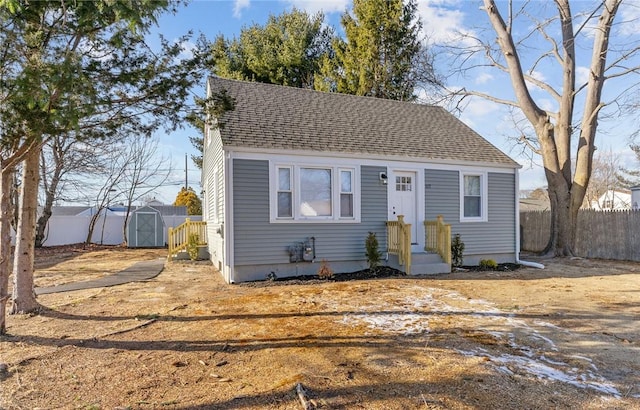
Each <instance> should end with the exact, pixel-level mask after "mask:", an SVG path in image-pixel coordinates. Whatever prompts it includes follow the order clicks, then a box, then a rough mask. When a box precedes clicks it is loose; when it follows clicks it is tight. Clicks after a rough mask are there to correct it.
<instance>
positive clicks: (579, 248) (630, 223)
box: [520, 209, 640, 261]
mask: <svg viewBox="0 0 640 410" xmlns="http://www.w3.org/2000/svg"><path fill="white" fill-rule="evenodd" d="M550 221H551V213H550V212H549V211H527V212H521V213H520V227H521V247H522V250H523V251H531V252H539V251H541V250H542V249H544V247H545V246H546V245H547V242H548V240H549V230H550V226H549V225H550ZM574 251H575V253H576V255H577V256H582V257H585V258H601V259H614V260H632V261H640V211H638V210H636V211H631V210H629V211H594V210H588V209H584V210H580V211H579V213H578V226H577V231H576V248H575V249H574Z"/></svg>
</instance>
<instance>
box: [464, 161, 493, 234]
mask: <svg viewBox="0 0 640 410" xmlns="http://www.w3.org/2000/svg"><path fill="white" fill-rule="evenodd" d="M465 176H476V177H480V195H481V198H480V216H479V217H477V216H474V217H465V216H464V177H465ZM488 180H489V179H488V177H487V172H485V171H460V222H488V221H489V207H488V206H489V184H488Z"/></svg>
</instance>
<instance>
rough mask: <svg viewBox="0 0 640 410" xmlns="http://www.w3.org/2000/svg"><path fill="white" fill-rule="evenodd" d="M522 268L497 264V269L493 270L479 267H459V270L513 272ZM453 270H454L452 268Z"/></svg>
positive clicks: (510, 264) (516, 265)
mask: <svg viewBox="0 0 640 410" xmlns="http://www.w3.org/2000/svg"><path fill="white" fill-rule="evenodd" d="M521 267H522V265H519V264H517V263H499V264H498V267H497V268H495V269H486V268H483V267H481V266H477V265H476V266H461V267H460V268H459V270H461V271H470V272H513V271H515V270H518V269H520V268H521ZM454 269H455V268H454Z"/></svg>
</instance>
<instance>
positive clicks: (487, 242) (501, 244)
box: [425, 169, 516, 255]
mask: <svg viewBox="0 0 640 410" xmlns="http://www.w3.org/2000/svg"><path fill="white" fill-rule="evenodd" d="M459 178H460V177H459V172H458V171H442V170H431V169H427V170H425V218H426V219H428V220H433V219H435V218H436V217H437V216H438V215H443V216H444V220H445V222H446V223H450V224H451V233H452V235H455V234H456V233H459V234H460V237H461V239H462V241H463V242H464V244H465V252H464V253H465V254H469V255H473V254H497V253H514V252H515V240H516V239H515V175H514V174H506V173H505V174H502V173H489V174H488V178H487V179H488V184H489V186H488V193H489V198H488V203H489V215H488V219H489V221H488V222H464V223H460V180H459Z"/></svg>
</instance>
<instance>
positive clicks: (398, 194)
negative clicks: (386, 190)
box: [389, 171, 418, 244]
mask: <svg viewBox="0 0 640 410" xmlns="http://www.w3.org/2000/svg"><path fill="white" fill-rule="evenodd" d="M392 175H393V176H392V178H391V181H390V184H391V189H390V195H391V197H390V200H389V219H390V220H392V221H395V220H397V219H398V215H404V221H405V223H408V224H411V243H414V244H415V243H417V242H418V241H417V239H418V224H417V221H416V204H417V201H416V173H415V172H410V171H394V172H393V174H392Z"/></svg>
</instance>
